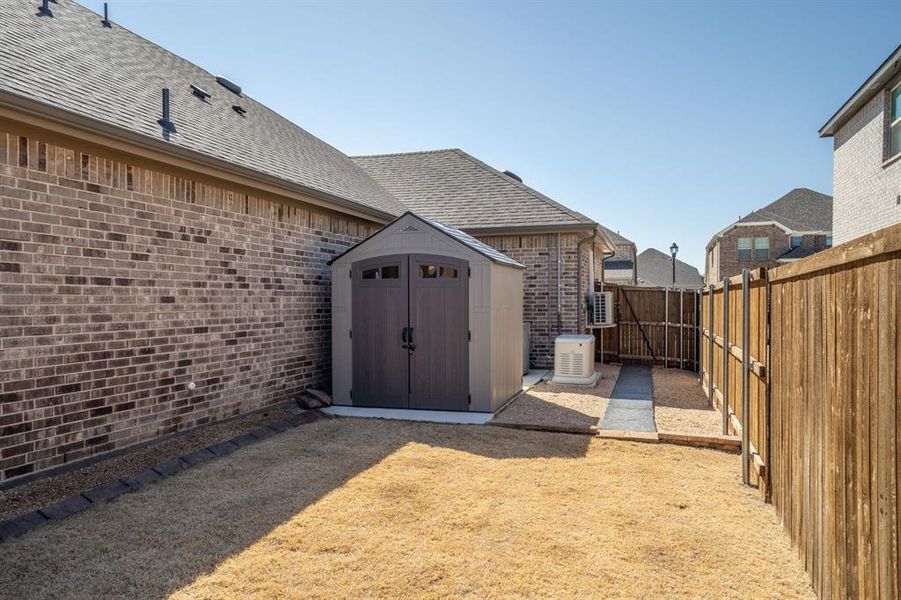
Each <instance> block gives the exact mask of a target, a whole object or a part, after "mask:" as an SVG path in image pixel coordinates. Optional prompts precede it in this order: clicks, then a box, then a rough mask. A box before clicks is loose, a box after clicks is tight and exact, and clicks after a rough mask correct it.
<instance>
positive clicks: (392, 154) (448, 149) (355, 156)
mask: <svg viewBox="0 0 901 600" xmlns="http://www.w3.org/2000/svg"><path fill="white" fill-rule="evenodd" d="M442 152H461V150H460V149H459V148H440V149H438V150H414V151H413V152H388V153H386V154H356V155H351V156H350V158H352V159H355V158H388V157H389V156H416V155H420V154H441V153H442Z"/></svg>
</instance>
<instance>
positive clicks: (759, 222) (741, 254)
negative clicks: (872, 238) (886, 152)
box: [704, 188, 832, 284]
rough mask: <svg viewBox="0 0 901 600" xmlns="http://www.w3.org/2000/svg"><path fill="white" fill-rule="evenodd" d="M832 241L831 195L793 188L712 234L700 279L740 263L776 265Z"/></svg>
mask: <svg viewBox="0 0 901 600" xmlns="http://www.w3.org/2000/svg"><path fill="white" fill-rule="evenodd" d="M831 245H832V196H828V195H826V194H821V193H819V192H815V191H813V190H809V189H807V188H796V189H794V190H792V191H790V192H789V193H787V194H785V195H784V196H782V197H781V198H779V199H778V200H776V201H775V202H773V203H771V204H768V205H767V206H765V207H763V208H761V209H760V210H755V211H754V212H752V213H751V214H749V215H747V216H746V217H743V218H741V219H739V220H738V221H736V222H735V223H732V224H731V225H729V226H728V227H726V228H725V229H723V230H722V231H720V232H719V233H717V234H716V235H714V236H713V238H712V239H711V240H710V242H709V243H708V244H707V255H706V261H705V278H704V280H705V282H706V283H708V284H710V283H716V282H718V281H720V280H722V279H723V278H724V277H732V276H733V275H738V274H739V273H741V272H742V270H743V269H756V268H758V267H775V266H777V265H779V264H781V263H785V262H791V261H794V260H798V259H801V258H805V257H807V256H810V255H811V254H814V253H816V252H819V251H820V250H823V249H825V248H828V247H830V246H831Z"/></svg>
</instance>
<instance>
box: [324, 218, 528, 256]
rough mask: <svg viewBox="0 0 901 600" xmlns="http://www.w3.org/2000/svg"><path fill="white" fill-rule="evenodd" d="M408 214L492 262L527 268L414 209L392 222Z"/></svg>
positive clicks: (350, 250)
mask: <svg viewBox="0 0 901 600" xmlns="http://www.w3.org/2000/svg"><path fill="white" fill-rule="evenodd" d="M407 215H411V216H412V217H414V218H416V219H419V220H420V221H422V222H423V223H425V224H426V225H429V226H431V227H434V228H435V229H437V230H438V231H440V232H441V233H443V234H444V235H447V236H450V237H452V238H453V239H455V240H456V241H458V242H460V243H461V244H463V245H464V246H467V247H468V248H470V249H471V250H474V251H475V252H477V253H479V254H481V255H482V256H484V257H486V258H487V259H488V260H490V261H492V262H496V263H501V264H504V265H508V266H511V267H516V268H518V269H525V268H526V267H525V266H524V265H523V264H521V263H519V262H517V261H515V260H513V259H512V258H510V257H509V256H507V255H506V254H504V253H503V252H501V251H500V250H497V249H496V248H493V247H492V246H489V245H488V244H486V243H485V242H483V241H481V240H477V239H476V238H474V237H472V236H471V235H469V234H468V233H465V232H463V231H460V230H459V229H456V228H454V227H450V226H449V225H445V224H444V223H439V222H438V221H435V220H434V219H429V218H428V217H424V216H422V215H418V214H416V213H414V212H412V211H407V212H405V213H404V214H402V215H401V216H399V217H398V218H397V219H395V220H394V221H392V223H394V222H396V221H399V220H400V219H402V218H403V217H405V216H407ZM388 225H391V223H389V224H388ZM388 225H386V226H385V227H383V228H382V229H380V230H378V231H376V232H375V233H374V234H372V235H371V236H369V237H368V238H366V239H365V240H362V241H360V242H358V243H356V244H355V245H353V246H351V247H350V248H348V249H347V250H345V251H344V252H342V253H341V254H339V255H338V256H336V257H334V258H333V259H331V260H330V261H329V262H328V264H332V263H333V262H335V261H336V260H338V259H339V258H341V257H342V256H344V255H345V254H348V253H349V252H352V251H353V250H355V249H356V248H357V247H359V246H362V245H363V244H365V243H367V242H368V241H369V240H371V239H373V238H374V237H377V236H378V235H379V234H380V233H381V232H383V231H386V230H387V228H388Z"/></svg>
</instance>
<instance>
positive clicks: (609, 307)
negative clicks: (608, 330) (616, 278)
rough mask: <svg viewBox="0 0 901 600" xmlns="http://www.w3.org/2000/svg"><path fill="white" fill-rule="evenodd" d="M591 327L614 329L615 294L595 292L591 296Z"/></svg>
mask: <svg viewBox="0 0 901 600" xmlns="http://www.w3.org/2000/svg"><path fill="white" fill-rule="evenodd" d="M590 314H591V326H592V327H613V326H614V325H616V323H615V322H614V321H613V292H594V293H593V294H591V311H590Z"/></svg>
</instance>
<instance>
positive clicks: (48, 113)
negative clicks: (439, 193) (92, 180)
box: [0, 90, 396, 222]
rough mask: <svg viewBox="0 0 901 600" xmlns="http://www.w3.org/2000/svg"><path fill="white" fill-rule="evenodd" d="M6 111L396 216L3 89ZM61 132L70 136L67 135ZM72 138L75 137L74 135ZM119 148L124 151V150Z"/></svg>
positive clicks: (359, 210)
mask: <svg viewBox="0 0 901 600" xmlns="http://www.w3.org/2000/svg"><path fill="white" fill-rule="evenodd" d="M3 109H9V110H12V111H14V112H19V113H25V114H26V115H31V116H34V117H37V118H39V119H44V120H48V121H52V122H53V123H57V124H60V125H64V126H69V127H72V128H74V129H75V130H78V131H79V132H81V133H83V134H88V135H91V136H92V137H99V138H104V139H107V140H110V141H113V142H119V143H124V144H127V145H129V146H139V147H141V148H146V149H148V150H151V151H153V152H156V153H160V154H162V155H164V156H168V157H172V158H175V159H179V160H184V161H189V162H191V163H197V164H200V165H203V166H206V167H209V168H212V169H215V170H217V171H222V172H225V173H230V174H234V175H237V176H239V177H242V178H245V179H249V180H253V181H258V182H260V183H265V184H268V185H270V186H274V187H277V188H282V189H284V190H287V191H290V192H293V193H299V194H302V195H304V196H309V197H310V198H313V199H317V200H320V201H322V202H324V203H325V204H326V207H327V208H332V209H333V210H334V209H338V210H340V209H351V210H350V213H349V214H355V215H358V216H363V217H365V218H372V219H373V220H375V221H377V222H385V221H390V220H392V219H394V218H395V216H396V215H392V214H390V213H387V212H384V211H381V210H378V209H374V208H372V207H369V206H366V205H363V204H360V203H358V202H355V201H353V200H349V199H346V198H342V197H340V196H336V195H334V194H330V193H328V192H325V191H322V190H317V189H315V188H311V187H308V186H305V185H301V184H298V183H293V182H290V181H286V180H284V179H280V178H278V177H274V176H272V175H267V174H265V173H261V172H259V171H255V170H253V169H249V168H246V167H242V166H240V165H236V164H234V163H230V162H228V161H226V160H222V159H218V158H215V157H212V156H209V155H207V154H203V153H202V152H197V151H196V150H191V149H188V148H184V147H182V146H177V145H175V144H172V143H169V142H166V141H163V140H156V139H154V138H152V137H150V136H147V135H144V134H140V133H136V132H133V131H129V130H128V129H125V128H124V127H119V126H117V125H111V124H109V123H105V122H103V121H100V120H98V119H94V118H91V117H86V116H84V115H80V114H78V113H75V112H72V111H68V110H65V109H61V108H59V107H56V106H53V105H50V104H47V103H45V102H40V101H38V100H34V99H32V98H28V97H25V96H20V95H18V94H14V93H12V92H8V91H5V90H0V116H4V111H3ZM6 116H8V117H9V118H12V119H15V117H16V115H6ZM29 124H30V125H34V126H37V127H40V126H41V123H29ZM60 133H63V134H64V135H66V132H60ZM69 135H72V134H71V133H70V134H69ZM76 137H81V136H76ZM91 141H94V140H91ZM95 143H100V144H103V142H96V141H95ZM117 149H120V150H123V149H122V148H117ZM124 151H126V152H127V151H128V150H127V149H124Z"/></svg>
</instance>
